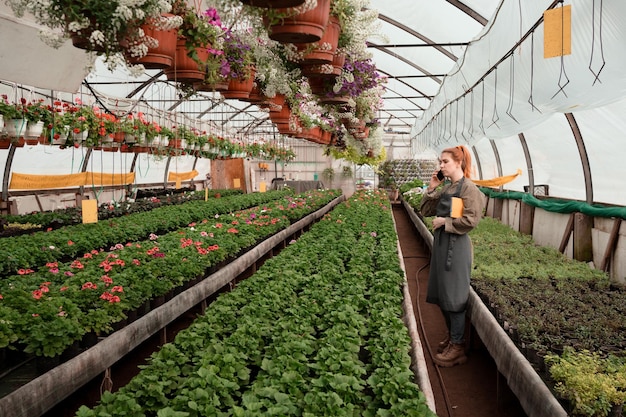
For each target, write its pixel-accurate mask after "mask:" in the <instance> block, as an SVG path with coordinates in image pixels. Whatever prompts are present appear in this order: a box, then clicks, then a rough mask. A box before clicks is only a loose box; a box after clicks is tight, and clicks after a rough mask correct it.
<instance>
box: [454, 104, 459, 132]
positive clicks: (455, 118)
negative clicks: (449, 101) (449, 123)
mask: <svg viewBox="0 0 626 417" xmlns="http://www.w3.org/2000/svg"><path fill="white" fill-rule="evenodd" d="M455 104H456V112H455V113H454V139H457V136H456V133H457V132H458V131H459V100H455Z"/></svg>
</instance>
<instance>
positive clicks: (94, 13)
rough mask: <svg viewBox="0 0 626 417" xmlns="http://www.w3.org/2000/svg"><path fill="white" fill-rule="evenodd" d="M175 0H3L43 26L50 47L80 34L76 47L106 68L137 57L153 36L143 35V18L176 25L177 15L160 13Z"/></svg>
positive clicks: (144, 50) (146, 47) (178, 21)
mask: <svg viewBox="0 0 626 417" xmlns="http://www.w3.org/2000/svg"><path fill="white" fill-rule="evenodd" d="M174 1H177V0H118V1H108V0H81V1H76V0H5V2H6V3H7V4H8V5H9V7H11V10H12V11H13V13H14V14H15V15H16V16H17V17H22V16H23V15H24V13H30V14H32V15H33V16H34V17H35V20H36V22H37V23H38V24H39V25H41V26H44V27H46V28H47V29H48V30H44V33H43V34H42V36H41V38H42V40H43V41H44V42H46V43H47V44H49V45H50V46H52V47H55V48H58V47H60V46H61V45H62V44H63V42H64V41H65V39H67V38H70V37H72V36H74V37H80V38H82V41H81V43H80V47H81V48H84V49H86V50H88V51H90V52H93V53H95V54H97V55H102V56H104V57H105V62H106V63H107V65H108V66H109V68H115V67H117V66H118V65H120V64H127V65H128V66H129V67H132V66H133V64H131V63H129V61H128V59H130V58H141V57H142V56H145V54H146V53H147V52H148V48H150V47H154V46H156V44H155V43H156V39H154V38H152V37H149V36H146V35H145V34H144V33H143V30H142V29H141V26H142V25H144V24H145V23H147V22H152V23H155V24H157V25H162V27H164V28H171V27H172V26H174V27H176V25H180V23H181V20H180V19H179V18H165V17H162V15H163V14H164V13H168V12H170V11H171V9H172V2H174Z"/></svg>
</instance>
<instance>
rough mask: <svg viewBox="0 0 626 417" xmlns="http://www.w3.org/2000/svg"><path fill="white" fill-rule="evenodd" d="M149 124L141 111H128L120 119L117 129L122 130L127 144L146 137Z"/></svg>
mask: <svg viewBox="0 0 626 417" xmlns="http://www.w3.org/2000/svg"><path fill="white" fill-rule="evenodd" d="M149 124H150V123H149V122H148V121H147V120H146V118H145V115H144V114H143V113H142V112H139V113H137V114H133V113H129V114H128V115H126V117H124V118H122V119H121V120H120V123H119V129H120V131H121V132H124V141H125V142H126V143H127V144H129V143H135V142H142V141H144V140H145V139H146V132H147V131H148V125H149Z"/></svg>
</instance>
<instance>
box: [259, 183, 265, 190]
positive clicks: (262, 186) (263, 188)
mask: <svg viewBox="0 0 626 417" xmlns="http://www.w3.org/2000/svg"><path fill="white" fill-rule="evenodd" d="M265 187H266V185H265V181H261V182H260V183H259V191H260V192H262V193H264V192H265V191H266V188H265Z"/></svg>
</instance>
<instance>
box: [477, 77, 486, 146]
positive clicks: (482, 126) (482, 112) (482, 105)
mask: <svg viewBox="0 0 626 417" xmlns="http://www.w3.org/2000/svg"><path fill="white" fill-rule="evenodd" d="M480 84H481V86H482V97H481V102H480V123H479V124H478V127H479V128H480V131H481V132H483V135H486V134H487V133H486V132H485V81H484V80H483V81H481V82H480Z"/></svg>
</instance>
